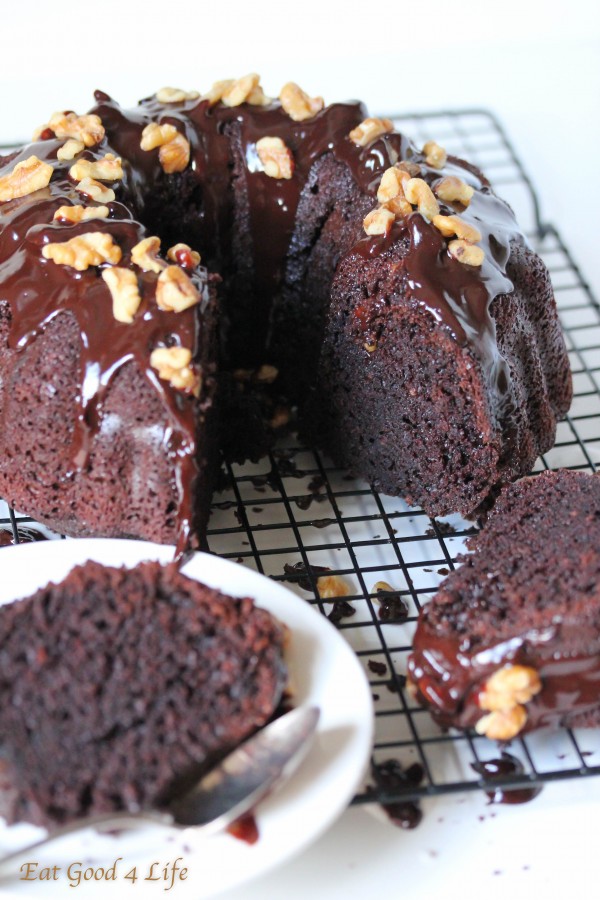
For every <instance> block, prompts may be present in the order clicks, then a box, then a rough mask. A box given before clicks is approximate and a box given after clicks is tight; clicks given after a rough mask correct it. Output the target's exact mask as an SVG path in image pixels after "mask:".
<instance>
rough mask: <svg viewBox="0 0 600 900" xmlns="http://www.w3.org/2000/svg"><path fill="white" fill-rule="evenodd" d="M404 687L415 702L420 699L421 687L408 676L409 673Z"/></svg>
mask: <svg viewBox="0 0 600 900" xmlns="http://www.w3.org/2000/svg"><path fill="white" fill-rule="evenodd" d="M404 689H405V691H406V693H407V694H408V696H409V697H410V699H411V700H412V701H413V703H417V702H418V699H419V689H418V687H417V685H416V684H415V682H414V681H412V680H411V679H410V678H409V677H408V675H407V676H406V684H405V685H404Z"/></svg>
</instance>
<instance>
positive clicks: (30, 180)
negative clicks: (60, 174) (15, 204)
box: [0, 156, 53, 202]
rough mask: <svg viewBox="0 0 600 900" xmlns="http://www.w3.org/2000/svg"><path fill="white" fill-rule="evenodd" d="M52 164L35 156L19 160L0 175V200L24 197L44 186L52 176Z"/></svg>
mask: <svg viewBox="0 0 600 900" xmlns="http://www.w3.org/2000/svg"><path fill="white" fill-rule="evenodd" d="M52 171H53V170H52V166H51V165H49V164H48V163H45V162H42V160H41V159H38V158H37V156H30V157H29V158H28V159H23V160H21V162H20V163H17V164H16V166H15V167H14V169H12V170H11V171H10V172H8V174H7V175H2V176H1V177H0V202H4V201H6V200H16V199H17V197H26V196H27V194H33V192H34V191H39V190H40V189H41V188H45V187H46V186H47V185H48V184H49V183H50V179H51V178H52Z"/></svg>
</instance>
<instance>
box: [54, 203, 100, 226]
mask: <svg viewBox="0 0 600 900" xmlns="http://www.w3.org/2000/svg"><path fill="white" fill-rule="evenodd" d="M107 216H108V206H60V207H59V208H58V209H57V210H56V212H55V213H54V216H53V219H55V221H57V222H62V223H63V224H65V225H76V224H77V223H78V222H87V221H88V219H106V217H107Z"/></svg>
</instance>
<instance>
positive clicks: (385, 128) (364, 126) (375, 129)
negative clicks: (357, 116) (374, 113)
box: [348, 119, 394, 147]
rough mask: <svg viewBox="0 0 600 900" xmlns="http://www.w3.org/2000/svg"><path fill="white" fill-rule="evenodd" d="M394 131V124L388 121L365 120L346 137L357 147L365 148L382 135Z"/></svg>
mask: <svg viewBox="0 0 600 900" xmlns="http://www.w3.org/2000/svg"><path fill="white" fill-rule="evenodd" d="M393 130H394V124H393V122H391V121H390V119H365V120H364V121H363V122H361V123H360V125H357V126H356V128H353V129H352V131H351V132H350V134H349V135H348V137H349V138H350V140H351V141H353V142H354V143H355V144H357V145H358V146H359V147H366V146H367V145H368V144H371V143H372V142H373V141H374V140H376V139H377V138H378V137H381V135H382V134H387V133H389V132H390V131H393Z"/></svg>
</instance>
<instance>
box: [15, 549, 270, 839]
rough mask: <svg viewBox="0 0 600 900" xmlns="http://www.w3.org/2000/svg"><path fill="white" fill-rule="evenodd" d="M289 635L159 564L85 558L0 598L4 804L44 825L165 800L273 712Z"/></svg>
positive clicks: (243, 603)
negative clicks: (1, 601)
mask: <svg viewBox="0 0 600 900" xmlns="http://www.w3.org/2000/svg"><path fill="white" fill-rule="evenodd" d="M284 637H285V631H284V628H283V626H281V625H280V624H279V623H278V622H277V621H276V620H275V619H274V618H273V617H272V616H271V615H270V614H269V613H268V612H266V611H265V610H263V609H259V608H257V607H256V606H254V604H253V601H252V600H250V599H248V598H244V599H233V598H232V597H228V596H225V595H224V594H221V593H219V591H216V590H213V589H212V588H208V587H206V586H205V585H202V584H199V583H198V582H197V581H193V580H191V579H189V578H186V577H185V576H183V575H181V574H180V573H179V572H178V571H177V569H176V567H175V565H174V564H173V565H171V566H167V567H163V566H161V565H160V564H159V563H156V562H145V563H141V564H139V565H138V566H137V567H136V568H134V569H116V568H108V567H104V566H102V565H100V564H99V563H96V562H88V563H86V564H85V565H84V566H80V567H77V568H75V569H73V570H72V571H71V573H70V574H69V575H68V576H67V577H66V579H65V580H64V581H63V582H62V583H61V584H59V585H55V584H49V585H47V587H45V588H42V589H41V590H39V591H37V592H36V593H35V594H33V595H32V596H31V597H29V598H27V599H25V600H18V601H16V602H14V603H11V604H9V605H6V606H2V607H0V742H1V743H2V746H3V753H4V754H5V756H6V757H7V760H8V768H9V772H10V777H11V783H12V791H11V794H12V795H13V796H11V797H10V798H8V799H9V801H10V802H6V798H4V799H5V802H4V803H3V807H4V808H3V809H2V814H3V815H4V816H5V818H7V819H8V820H9V821H20V820H25V821H31V822H35V823H36V824H41V825H46V826H50V825H52V824H56V823H61V822H65V821H69V820H71V819H75V818H78V817H81V816H86V815H93V814H97V813H105V812H112V811H116V810H129V811H130V812H135V811H138V810H139V809H140V808H144V807H146V808H147V807H152V806H158V805H160V804H161V803H164V802H167V801H168V800H169V799H172V798H173V797H174V796H176V795H177V793H178V792H179V791H181V790H185V788H186V786H189V784H190V783H191V782H193V781H194V780H196V779H197V778H198V777H199V776H200V775H201V774H202V773H203V771H205V770H207V769H208V768H210V766H211V764H212V763H214V762H216V761H217V759H219V758H220V757H222V756H223V755H224V754H225V753H227V752H228V751H229V750H231V749H233V748H234V747H235V746H237V745H238V744H240V743H241V742H242V741H243V740H245V739H246V738H247V737H249V736H250V735H251V734H252V733H253V732H254V731H255V730H256V729H257V728H259V727H261V726H263V725H265V724H266V723H267V722H268V721H269V719H270V718H271V717H272V716H273V713H274V712H275V710H276V708H277V706H278V704H279V702H280V699H281V696H282V692H283V690H284V688H285V685H286V682H287V673H286V666H285V663H284V660H283V644H284Z"/></svg>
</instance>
